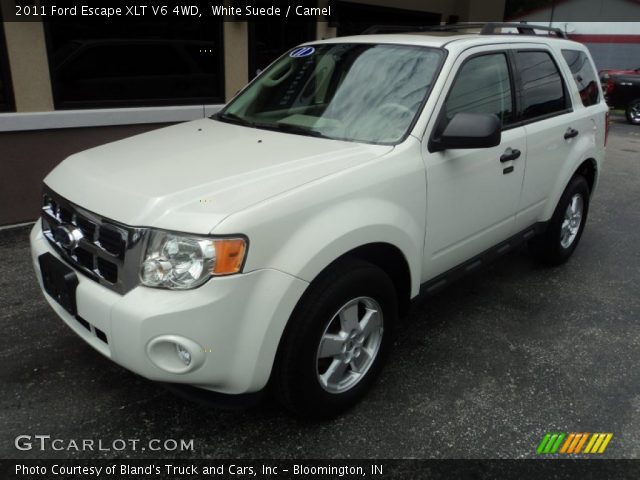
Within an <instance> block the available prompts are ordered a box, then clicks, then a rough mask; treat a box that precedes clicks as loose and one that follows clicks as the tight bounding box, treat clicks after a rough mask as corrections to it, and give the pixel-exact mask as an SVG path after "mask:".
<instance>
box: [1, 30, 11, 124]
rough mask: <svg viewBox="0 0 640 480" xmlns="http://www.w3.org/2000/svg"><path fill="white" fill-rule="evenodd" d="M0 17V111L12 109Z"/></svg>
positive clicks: (7, 65)
mask: <svg viewBox="0 0 640 480" xmlns="http://www.w3.org/2000/svg"><path fill="white" fill-rule="evenodd" d="M2 26H3V24H2V18H0V111H7V110H13V108H12V103H13V102H12V100H11V88H10V82H9V62H8V61H7V51H6V46H5V45H6V43H5V41H4V32H3V31H2Z"/></svg>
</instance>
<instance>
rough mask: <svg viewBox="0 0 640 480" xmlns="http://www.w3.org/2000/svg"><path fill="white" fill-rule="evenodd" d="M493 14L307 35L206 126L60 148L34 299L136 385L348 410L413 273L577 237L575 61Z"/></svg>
mask: <svg viewBox="0 0 640 480" xmlns="http://www.w3.org/2000/svg"><path fill="white" fill-rule="evenodd" d="M467 27H468V28H470V26H467ZM503 27H504V25H493V24H489V25H486V26H484V28H483V29H482V31H481V32H480V33H476V34H465V33H460V32H454V31H447V28H440V31H438V32H422V33H414V34H408V33H407V34H384V35H383V34H377V35H363V36H358V37H348V38H336V39H330V40H325V41H320V42H314V43H309V44H305V45H303V46H300V47H297V48H295V49H293V50H291V51H290V52H288V53H286V54H285V55H283V56H282V57H281V58H280V59H278V60H277V61H276V62H274V63H273V64H272V65H271V66H270V67H269V68H268V69H267V70H266V71H264V72H263V73H262V74H261V75H260V76H259V77H258V78H257V79H256V80H254V81H253V82H252V83H251V84H249V85H248V86H247V87H246V88H245V89H244V90H243V91H242V92H241V93H240V94H239V95H237V96H236V97H235V98H234V99H233V100H232V101H231V102H230V103H229V104H228V105H227V106H226V107H225V108H224V109H223V110H222V111H221V112H220V113H219V114H217V115H215V116H214V117H213V118H210V119H202V120H198V121H194V122H189V123H183V124H180V125H175V126H171V127H168V128H163V129H159V130H156V131H153V132H150V133H146V134H143V135H140V136H136V137H133V138H129V139H125V140H121V141H118V142H114V143H111V144H109V145H104V146H101V147H97V148H92V149H90V150H87V151H85V152H82V153H78V154H75V155H73V156H71V157H69V158H68V159H67V160H65V161H64V162H63V163H62V164H60V165H59V166H58V167H56V168H55V169H54V170H53V171H52V172H51V173H50V174H49V175H48V176H47V177H46V179H45V187H44V203H43V208H42V219H41V221H40V222H38V223H37V224H36V226H35V227H34V228H33V231H32V233H31V247H32V252H33V253H32V255H33V262H34V265H35V267H36V271H37V273H38V278H39V281H40V282H41V285H42V288H43V290H44V292H45V297H46V299H47V300H48V302H49V303H50V304H51V306H52V308H53V309H54V310H55V311H56V313H57V314H58V315H59V316H60V317H61V318H62V319H63V320H64V321H65V323H67V324H68V325H69V327H71V329H73V330H74V331H75V332H76V333H77V334H78V335H79V336H81V337H82V338H83V339H84V340H85V341H86V342H88V343H89V344H90V345H91V346H93V347H94V348H95V349H96V350H98V351H99V352H101V353H102V354H103V355H105V356H107V357H109V358H110V359H112V360H113V361H114V362H117V363H118V364H120V365H122V366H124V367H126V368H128V369H130V370H132V371H134V372H136V373H138V374H140V375H142V376H144V377H146V378H149V379H152V380H156V381H160V382H165V383H169V384H173V385H177V384H181V385H186V386H189V387H187V388H190V389H194V388H193V387H196V388H197V389H201V390H197V391H202V390H208V391H211V392H218V393H221V394H228V395H238V396H240V395H242V394H245V395H246V394H253V393H256V392H260V391H263V390H264V389H265V388H266V387H267V385H268V386H269V387H270V388H271V389H272V390H273V391H274V392H275V393H276V395H277V397H278V398H279V399H280V400H281V401H282V402H283V404H284V405H285V406H287V407H288V408H289V409H291V410H292V411H294V412H296V413H298V414H302V415H315V416H329V415H333V414H336V413H338V412H340V411H342V410H344V409H345V408H347V407H349V406H350V405H352V404H354V403H355V402H356V401H357V400H358V399H359V398H360V397H361V396H362V395H363V394H364V392H365V391H366V389H367V388H368V387H369V386H370V385H371V383H372V381H373V380H374V378H375V377H376V375H377V374H378V373H379V371H380V368H381V366H382V363H383V360H384V355H385V353H386V351H387V350H388V348H389V346H390V343H391V342H390V338H391V336H390V331H391V329H392V327H393V326H394V324H396V323H397V320H398V316H399V313H401V312H402V311H403V309H404V308H406V305H407V304H408V302H409V301H410V299H411V298H413V297H415V296H416V295H418V293H419V291H420V290H421V287H422V289H423V290H434V289H436V288H438V287H440V286H442V285H445V284H447V283H449V282H450V281H451V280H452V279H454V278H455V277H457V276H459V275H460V274H461V273H464V272H465V271H469V270H472V269H474V268H475V267H477V266H478V265H480V264H482V263H484V262H486V261H487V260H488V259H489V258H491V257H493V256H496V255H497V254H500V253H502V252H505V251H508V250H510V249H512V248H513V247H514V246H515V245H516V244H518V243H519V242H521V241H527V242H528V243H529V245H530V247H531V249H532V251H533V252H534V254H535V255H536V256H537V257H538V258H540V259H541V260H543V261H545V262H547V263H554V264H557V263H561V262H563V261H565V260H566V259H567V258H568V257H569V256H570V255H571V254H572V252H573V251H574V249H575V248H576V245H577V244H578V242H579V240H580V236H581V234H582V230H583V228H584V225H585V222H586V219H587V212H588V208H589V199H590V197H591V195H592V193H593V191H594V188H595V186H596V183H597V180H598V176H599V173H600V168H601V164H602V161H603V159H604V150H605V142H606V133H607V126H606V123H607V120H606V116H607V106H606V104H605V103H604V100H603V99H602V95H601V89H600V85H599V81H598V78H597V76H596V73H595V69H594V67H593V62H592V60H591V57H590V56H589V53H588V51H587V50H586V49H585V47H583V46H582V45H580V44H578V43H574V42H571V41H568V40H566V39H563V38H555V36H557V37H562V35H561V32H558V31H555V30H551V29H548V30H550V31H549V32H547V33H550V34H553V35H550V34H546V35H539V34H537V35H534V34H531V35H527V34H528V33H533V31H532V30H531V27H530V26H526V27H522V26H520V33H521V34H505V33H502V32H503V30H501V29H502V28H503ZM453 28H458V29H460V28H462V27H461V26H457V27H450V29H451V30H453ZM592 82H595V83H596V85H598V88H595V89H594V88H592ZM225 398H227V397H225ZM236 398H240V397H236ZM243 398H244V397H243Z"/></svg>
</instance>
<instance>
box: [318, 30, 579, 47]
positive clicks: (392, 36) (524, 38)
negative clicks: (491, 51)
mask: <svg viewBox="0 0 640 480" xmlns="http://www.w3.org/2000/svg"><path fill="white" fill-rule="evenodd" d="M312 43H314V44H317V43H384V44H400V45H420V46H425V47H435V48H442V47H444V46H445V45H449V44H455V45H456V46H457V47H466V48H469V47H475V46H481V45H488V44H510V43H537V44H546V45H550V44H553V45H558V44H560V45H562V44H565V45H567V46H573V47H574V48H575V46H576V45H580V44H579V43H577V42H574V41H571V40H566V39H562V38H557V37H552V36H550V35H519V34H513V35H511V34H497V35H480V34H470V33H459V32H439V31H435V32H433V31H426V32H415V33H377V34H373V35H353V36H349V37H336V38H329V39H326V40H321V41H319V42H317V41H316V42H309V44H312Z"/></svg>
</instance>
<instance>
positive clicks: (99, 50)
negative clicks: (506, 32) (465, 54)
mask: <svg viewBox="0 0 640 480" xmlns="http://www.w3.org/2000/svg"><path fill="white" fill-rule="evenodd" d="M43 3H45V2H43ZM212 3H213V2H212ZM227 3H229V2H227ZM233 3H234V4H235V5H245V4H248V3H251V5H255V6H269V5H273V4H278V3H281V4H285V5H286V4H287V2H274V1H265V0H256V1H252V2H233ZM533 3H535V2H533ZM538 3H540V4H542V5H543V8H537V9H535V10H522V9H519V8H518V7H517V4H516V3H514V2H513V1H511V0H486V1H473V0H453V1H447V0H424V1H422V0H398V1H390V0H350V1H348V2H346V1H334V0H298V1H297V2H293V3H292V4H295V5H300V6H303V7H305V8H316V9H320V8H328V7H331V15H330V16H328V17H325V16H318V17H303V18H300V19H285V18H282V17H278V18H269V20H268V21H255V22H245V21H242V18H241V17H240V16H237V17H234V18H227V20H230V21H223V19H222V18H220V17H213V16H207V17H206V19H205V16H203V18H202V19H200V20H191V19H186V20H181V19H176V17H175V16H174V17H171V16H169V17H167V20H163V19H161V18H160V19H159V18H149V17H148V16H141V17H134V19H131V20H127V21H126V22H117V21H109V20H107V21H104V20H100V19H98V20H95V19H92V20H91V21H85V20H84V19H80V21H79V19H78V18H73V17H68V18H61V19H60V18H58V19H56V21H53V22H47V21H44V22H43V21H42V19H43V18H45V17H38V16H31V17H28V19H29V20H32V21H24V16H23V17H22V18H20V20H22V21H12V20H16V17H15V14H16V11H18V9H19V8H20V6H21V5H26V4H27V2H21V1H18V0H1V1H0V5H1V6H2V8H1V10H0V15H1V16H2V20H3V21H2V22H0V162H1V163H0V165H1V169H2V170H1V173H0V226H2V225H12V224H18V223H21V222H27V221H29V220H32V219H33V218H35V217H36V216H37V212H38V207H39V202H40V198H39V193H38V192H39V191H40V184H41V182H42V179H43V178H44V176H45V175H46V173H47V172H48V171H50V170H51V169H52V168H53V167H54V166H55V165H56V164H57V163H59V162H60V161H61V160H63V159H64V158H65V157H66V156H68V155H70V154H72V153H74V152H76V151H79V150H82V149H86V148H89V147H92V146H95V145H98V144H101V143H106V142H108V141H113V140H117V139H120V138H123V137H126V136H130V135H132V134H136V133H141V132H144V131H147V130H150V129H153V128H158V127H159V126H161V125H163V124H170V123H174V122H180V121H185V120H191V119H196V118H202V117H204V116H208V115H211V114H212V113H214V112H215V111H217V110H218V109H219V108H220V107H221V105H223V104H224V103H225V102H226V101H228V100H229V99H230V98H231V97H232V96H233V95H234V94H235V93H236V92H237V91H238V90H239V89H241V88H242V87H243V86H244V85H245V84H246V83H247V82H248V81H250V80H251V79H252V78H253V77H255V75H256V74H258V73H259V72H260V70H262V69H264V68H265V67H266V66H267V65H268V64H269V63H270V62H271V61H273V60H274V59H275V58H277V57H278V56H279V55H280V54H282V53H283V52H284V51H286V50H288V49H289V48H291V47H292V46H294V45H296V44H299V43H302V42H305V41H309V40H314V39H321V38H329V37H335V36H345V35H353V34H359V33H362V32H363V31H364V30H366V29H367V28H369V27H371V26H372V25H381V24H390V23H393V24H398V25H407V24H411V25H416V24H419V25H432V24H440V23H452V22H464V21H495V20H502V19H504V18H505V17H507V18H510V19H515V20H519V21H520V20H531V21H543V22H546V23H547V24H548V23H553V25H554V26H558V27H560V28H563V29H564V30H565V31H566V32H567V33H569V34H570V35H575V36H576V38H577V39H579V40H580V38H579V36H580V35H591V36H590V37H589V38H586V37H585V38H583V40H584V41H585V42H587V43H588V45H589V47H590V48H591V49H592V52H595V53H597V55H595V54H594V57H596V63H598V67H599V68H630V67H639V66H640V65H635V64H633V65H632V64H631V63H633V62H634V61H635V62H637V59H638V58H640V40H638V37H639V36H638V35H637V34H634V32H635V31H636V30H637V28H635V25H638V24H628V25H627V24H625V25H624V26H621V25H622V24H617V25H616V26H615V29H614V30H615V31H607V29H606V28H604V29H603V28H602V26H599V27H597V28H596V27H593V28H594V29H595V30H597V31H595V33H594V32H585V31H582V30H581V29H580V25H579V24H575V25H574V24H568V23H566V22H564V23H562V22H559V23H558V22H556V23H557V24H556V23H554V22H553V19H554V17H553V15H554V12H555V13H557V11H558V10H557V9H558V8H563V9H568V8H569V9H570V8H574V9H575V11H580V12H584V11H592V12H593V13H594V17H595V18H599V19H602V15H599V14H598V12H597V9H593V8H591V10H589V9H585V3H591V4H594V3H595V4H597V5H600V8H604V7H602V6H603V5H605V1H604V0H566V1H563V2H558V1H557V2H550V1H546V0H541V1H539V2H538ZM555 3H561V4H562V5H557V6H556V5H555ZM549 4H551V5H549ZM606 4H607V5H609V7H607V8H609V9H610V8H612V7H611V5H612V4H616V6H615V8H616V9H618V10H624V9H626V8H629V9H634V8H635V9H636V10H634V12H635V13H637V9H638V8H639V7H638V4H637V2H634V1H629V0H607V2H606ZM545 5H546V6H545ZM572 5H573V6H572ZM200 8H206V6H205V4H202V6H201V7H200ZM209 8H210V7H209ZM568 12H569V13H567V12H564V15H569V14H570V10H569V11H568ZM565 18H566V17H565ZM632 18H633V17H632ZM8 20H11V21H8ZM45 20H46V19H45ZM576 25H577V26H576ZM613 34H616V35H618V36H617V37H616V36H615V35H613ZM611 45H615V48H612V47H611Z"/></svg>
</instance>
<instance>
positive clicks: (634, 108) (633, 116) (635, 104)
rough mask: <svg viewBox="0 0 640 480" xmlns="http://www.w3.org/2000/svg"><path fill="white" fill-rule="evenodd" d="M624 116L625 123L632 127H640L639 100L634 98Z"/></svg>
mask: <svg viewBox="0 0 640 480" xmlns="http://www.w3.org/2000/svg"><path fill="white" fill-rule="evenodd" d="M625 114H626V116H627V122H629V123H631V124H632V125H640V98H636V99H635V100H631V102H629V105H627V110H626V111H625Z"/></svg>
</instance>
